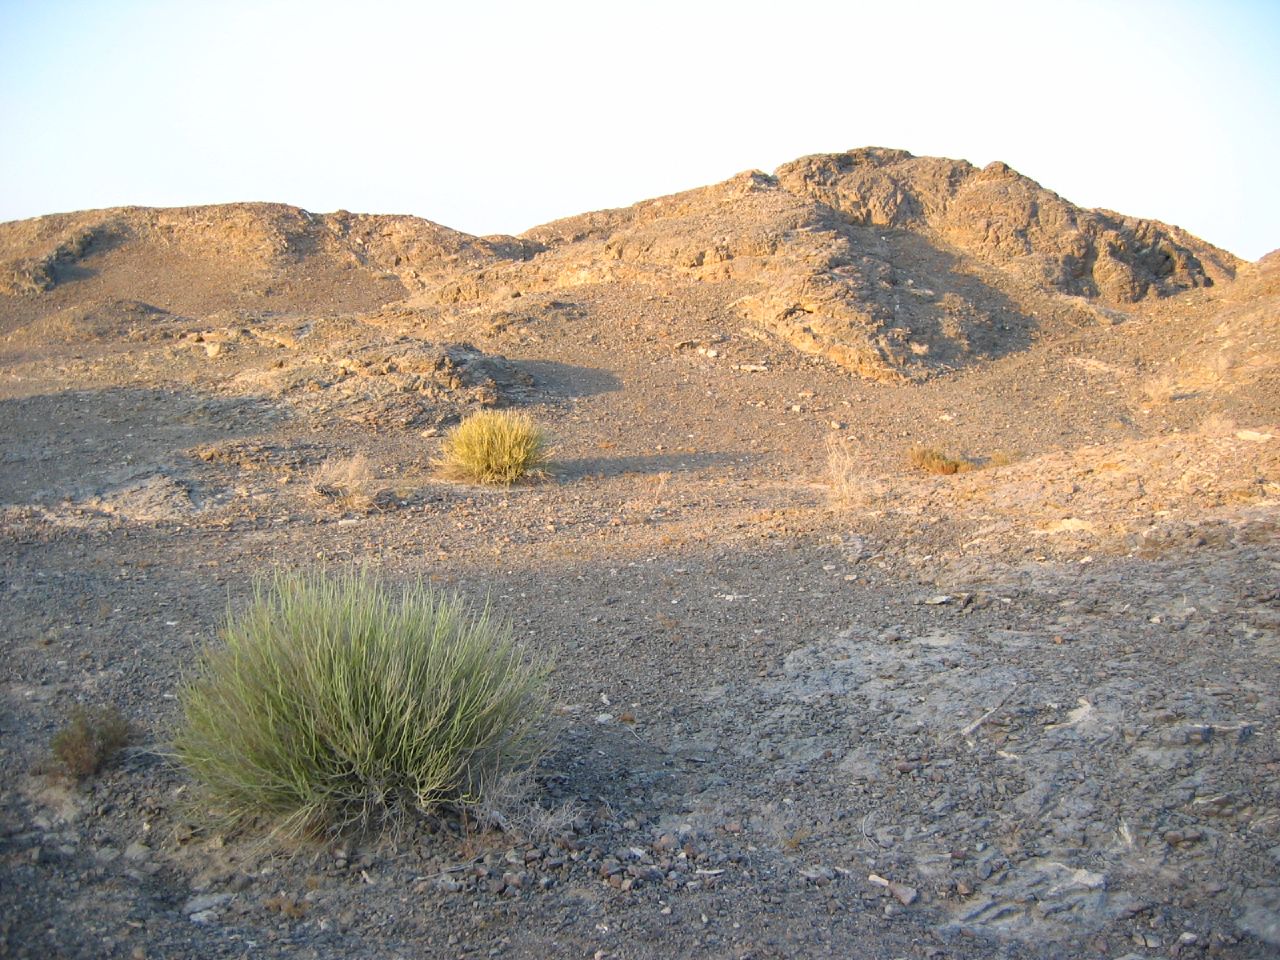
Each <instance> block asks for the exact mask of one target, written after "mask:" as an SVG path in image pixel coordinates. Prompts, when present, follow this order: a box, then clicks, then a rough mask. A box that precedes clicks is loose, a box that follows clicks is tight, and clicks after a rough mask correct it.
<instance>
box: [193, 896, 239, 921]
mask: <svg viewBox="0 0 1280 960" xmlns="http://www.w3.org/2000/svg"><path fill="white" fill-rule="evenodd" d="M230 900H231V894H229V893H202V894H200V896H198V897H192V898H191V899H190V900H188V901H187V902H186V903H185V904H183V905H182V912H183V913H185V914H186V915H187V916H188V917H190V918H191V921H192V922H193V923H202V922H207V921H201V920H196V918H195V915H196V914H203V913H212V912H214V911H216V910H217V909H218V908H219V907H223V906H225V905H226V904H227V903H228V902H229V901H230Z"/></svg>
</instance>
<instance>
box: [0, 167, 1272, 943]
mask: <svg viewBox="0 0 1280 960" xmlns="http://www.w3.org/2000/svg"><path fill="white" fill-rule="evenodd" d="M1278 256H1280V255H1277V254H1273V255H1272V256H1270V257H1268V258H1264V259H1263V260H1262V261H1259V262H1258V263H1252V264H1251V263H1243V262H1241V261H1238V260H1237V259H1235V258H1234V257H1232V256H1231V255H1230V254H1227V253H1225V252H1223V251H1221V250H1218V249H1216V248H1214V247H1212V246H1211V245H1209V244H1207V243H1205V242H1203V241H1201V240H1198V239H1196V238H1194V237H1191V236H1189V235H1187V234H1186V233H1185V232H1183V231H1181V230H1179V229H1177V228H1176V227H1171V226H1167V225H1164V224H1160V223H1157V222H1154V221H1145V220H1136V219H1133V218H1129V217H1125V216H1122V215H1119V214H1114V213H1110V212H1106V211H1096V210H1083V209H1080V208H1078V207H1075V206H1073V205H1072V204H1070V203H1069V202H1068V201H1067V200H1064V199H1063V198H1061V197H1058V196H1057V195H1056V194H1053V193H1051V192H1050V191H1048V190H1045V189H1043V188H1042V187H1040V186H1039V185H1038V184H1036V183H1034V182H1033V181H1031V180H1029V179H1027V178H1026V177H1023V176H1021V175H1019V174H1017V173H1014V172H1013V171H1011V170H1009V169H1008V168H1007V167H1005V166H1004V165H1002V164H992V165H990V166H988V167H987V168H985V169H981V170H979V169H977V168H975V167H973V166H972V165H970V164H967V163H963V162H959V161H953V160H946V159H939V158H927V157H913V156H911V155H910V154H907V153H905V152H902V151H893V150H883V149H874V148H872V149H863V150H854V151H850V152H848V153H844V154H834V155H825V156H816V157H806V158H802V159H799V160H797V161H795V162H793V163H789V164H786V165H784V166H783V167H781V168H779V169H778V170H777V171H775V172H774V173H773V174H765V173H761V172H748V173H743V174H740V175H738V176H735V177H732V178H730V179H729V180H726V181H724V182H723V183H719V184H714V185H711V186H707V187H702V188H699V189H694V190H689V191H686V192H684V193H679V194H676V195H673V196H669V197H662V198H657V199H654V200H648V201H645V202H643V203H638V204H635V205H634V206H631V207H628V208H625V209H621V210H606V211H598V212H595V213H588V214H583V215H581V216H576V217H570V218H567V219H563V220H558V221H555V222H553V223H549V224H545V225H543V226H540V227H537V228H535V229H533V230H530V231H528V232H527V233H526V234H525V235H523V236H521V237H486V238H480V237H472V236H468V235H466V234H462V233H459V232H457V231H453V230H450V229H448V228H446V227H443V226H440V225H437V224H434V223H431V222H429V221H426V220H421V219H417V218H414V217H400V216H367V215H358V214H350V213H345V212H338V213H333V214H324V215H321V214H313V213H309V212H306V211H303V210H298V209H296V208H292V207H287V206H282V205H276V204H233V205H228V206H223V207H193V208H182V209H172V210H149V209H143V208H118V209H113V210H103V211H91V212H85V213H72V214H59V215H51V216H47V217H41V218H38V219H36V220H29V221H22V222H18V223H6V224H0V429H3V431H4V437H5V443H4V447H3V450H2V451H0V542H3V548H2V549H0V587H2V589H3V595H4V596H5V599H6V602H7V603H8V608H7V609H8V611H9V618H8V624H9V628H8V630H7V631H6V633H5V634H4V637H3V640H2V641H0V661H2V663H0V718H3V719H0V771H3V774H4V775H3V776H2V777H0V810H3V828H2V829H0V953H10V954H12V955H14V956H19V957H20V956H68V957H75V956H86V957H88V956H102V955H120V956H130V955H133V956H137V955H146V956H152V955H156V956H161V955H163V956H170V955H172V956H187V955H197V954H198V955H202V956H203V955H209V956H214V955H224V954H225V955H233V954H234V955H240V954H242V953H244V952H245V951H246V950H248V951H252V952H253V954H254V955H255V956H294V955H298V954H299V952H300V951H301V952H302V953H304V954H306V953H309V954H310V955H314V956H320V957H329V956H342V957H365V956H369V957H374V956H390V955H403V956H424V957H456V956H459V955H471V954H487V955H492V956H497V955H502V956H510V957H517V958H527V960H533V958H543V957H547V956H564V955H575V956H577V955H581V956H601V957H603V956H618V957H683V956H689V957H695V956H734V957H803V956H812V957H826V956H833V955H835V956H845V955H855V954H856V955H859V956H866V957H869V958H885V960H887V958H892V957H900V956H927V957H940V956H947V957H955V958H960V960H978V958H985V957H990V956H1002V957H1014V958H1020V957H1021V958H1029V957H1041V958H1056V957H1060V956H1068V955H1076V954H1079V953H1081V952H1087V953H1089V954H1090V955H1094V954H1096V955H1099V956H1121V955H1125V954H1132V953H1134V952H1136V953H1138V954H1140V955H1143V956H1178V957H1188V956H1191V957H1195V956H1221V957H1229V958H1230V957H1240V958H1244V957H1256V956H1264V955H1268V951H1274V949H1275V947H1276V946H1277V944H1280V892H1278V891H1277V884H1276V883H1275V882H1274V876H1275V862H1276V853H1275V851H1276V849H1278V847H1277V845H1278V844H1280V797H1278V796H1277V794H1276V784H1277V782H1280V780H1277V772H1280V750H1278V749H1277V740H1276V736H1275V734H1276V731H1277V730H1280V693H1278V691H1280V647H1278V646H1277V643H1276V637H1277V635H1278V634H1277V628H1278V626H1280V607H1278V604H1280V596H1278V595H1277V591H1276V584H1277V583H1280V551H1278V550H1277V549H1276V548H1277V545H1278V544H1280V516H1278V515H1277V508H1278V506H1280V362H1278V361H1280V282H1278V278H1280V259H1278ZM494 405H521V406H523V407H525V408H527V409H529V410H530V411H531V412H532V413H534V414H535V415H536V416H537V417H538V418H539V419H541V420H542V421H543V422H545V423H546V424H547V425H548V427H549V428H550V430H551V431H552V433H553V434H554V437H555V440H556V446H557V453H556V458H557V468H556V472H555V474H554V475H553V476H552V477H551V478H550V479H549V480H547V481H546V482H543V483H538V484H530V485H522V486H517V487H514V488H512V489H510V490H501V489H499V490H494V489H486V488H476V487H469V486H465V485H461V484H456V483H449V482H446V481H444V480H442V479H440V478H439V477H438V476H437V475H436V472H435V468H434V466H433V460H434V457H435V456H436V454H437V453H438V450H439V444H440V436H441V434H442V432H443V431H444V430H445V429H447V428H448V427H449V426H450V425H452V424H453V423H455V422H457V420H458V419H459V418H460V417H461V416H463V415H465V414H466V413H467V412H468V411H471V410H475V409H478V408H481V407H487V406H494ZM915 448H932V449H933V450H934V451H935V452H936V453H938V454H944V455H946V456H945V457H937V458H934V460H935V462H937V461H939V460H942V461H945V460H946V459H948V458H949V459H950V460H951V463H952V466H953V467H954V468H955V469H956V472H955V473H953V474H949V475H943V474H927V473H924V472H921V471H920V470H919V469H917V468H916V467H914V466H913V465H912V462H913V460H912V451H913V449H915ZM915 459H916V460H917V461H918V462H928V458H927V457H924V456H922V455H919V454H917V455H916V457H915ZM335 476H338V477H346V478H348V479H347V481H344V482H350V483H351V484H354V485H355V487H356V489H353V490H351V491H349V493H350V495H346V494H342V495H335V494H334V492H333V489H334V485H333V483H332V478H333V477H335ZM318 563H328V564H333V565H344V564H347V563H355V564H359V565H361V566H365V567H369V568H371V569H373V570H375V571H377V572H379V573H380V574H382V575H384V576H386V577H388V578H390V579H392V580H408V579H413V578H418V577H422V578H426V579H429V580H430V581H432V582H433V583H437V584H439V585H441V586H445V587H448V588H450V589H456V590H458V591H460V592H462V593H463V594H464V595H466V596H469V597H472V598H475V599H477V600H483V599H485V598H489V599H492V601H493V602H494V604H495V605H496V607H497V608H498V609H499V610H500V611H501V612H504V613H506V614H508V615H509V616H511V617H512V618H513V620H514V624H515V627H516V629H517V631H518V632H519V634H520V635H521V636H523V637H525V638H526V639H527V641H528V642H529V643H531V644H533V645H534V646H536V647H537V648H538V649H539V650H540V651H543V652H545V653H549V654H551V655H553V656H554V658H555V659H556V661H557V663H558V666H557V668H556V671H555V675H554V694H555V698H556V713H557V716H558V718H559V722H560V723H561V725H562V728H563V729H562V734H561V738H560V740H559V744H558V746H557V749H556V750H555V751H554V752H553V753H552V754H551V755H550V756H548V757H546V758H544V760H543V761H542V762H541V763H540V764H539V765H538V767H537V768H536V770H535V773H534V777H533V785H532V792H531V793H530V794H529V795H528V796H527V797H525V798H524V799H512V800H510V802H509V803H507V804H506V805H505V807H504V809H503V810H501V811H499V813H501V814H502V816H501V817H499V818H496V819H495V821H494V823H493V824H489V825H487V826H484V827H483V829H479V828H477V827H476V825H475V824H471V823H468V824H459V823H456V822H454V821H453V820H451V819H450V818H449V817H441V818H438V819H430V820H426V821H424V822H422V823H420V824H418V825H417V827H416V828H415V829H414V830H413V831H411V832H410V834H409V835H408V836H405V837H401V838H400V842H399V843H396V844H386V843H378V842H375V841H374V840H372V839H370V838H357V837H353V838H347V839H346V840H344V841H343V842H341V843H336V844H333V845H331V846H328V847H325V848H320V849H316V850H307V851H304V852H303V853H302V854H301V855H300V856H299V855H295V856H279V855H277V854H276V853H274V852H272V851H271V850H270V849H267V848H264V847H263V846H261V845H260V844H259V843H257V842H256V838H255V837H254V836H251V835H242V834H233V835H223V834H221V833H219V832H218V831H217V830H216V829H214V828H212V827H210V826H209V825H208V824H206V823H205V822H203V821H202V819H201V818H200V817H199V816H198V815H195V814H193V812H192V808H191V806H190V805H189V804H188V803H187V802H186V797H187V793H188V787H189V785H188V783H187V780H186V778H185V777H184V775H183V773H182V772H181V771H180V770H178V769H176V768H175V767H173V766H172V765H171V764H170V763H169V761H168V760H167V759H166V747H165V744H166V743H167V738H168V736H169V733H170V731H171V729H172V724H173V721H174V717H175V711H176V706H175V700H174V692H175V690H176V688H177V685H178V684H179V683H180V682H181V679H182V677H183V676H185V675H186V672H187V671H188V670H189V668H190V664H191V660H192V651H193V649H194V646H195V645H196V644H199V643H203V642H207V641H209V640H211V639H212V638H214V637H215V636H216V634H217V630H218V627H219V624H220V622H221V619H222V617H223V616H224V615H225V612H226V606H227V600H228V595H230V596H231V598H232V602H233V603H237V602H239V599H240V598H241V597H243V596H244V595H245V594H246V593H247V592H248V590H249V589H250V585H251V583H252V580H253V577H254V576H255V575H256V574H258V573H260V572H261V571H262V570H264V569H267V568H270V567H272V566H285V567H291V568H292V567H300V566H306V565H311V564H318ZM76 703H87V704H91V705H93V704H99V703H114V704H116V705H118V706H120V707H121V708H122V709H123V710H124V711H125V713H126V714H127V715H128V717H129V718H130V720H131V721H132V722H133V723H134V724H135V725H136V726H137V727H138V729H139V731H140V737H139V740H138V742H137V743H136V744H135V746H134V747H132V748H131V749H130V750H129V751H127V752H126V755H125V756H124V758H123V760H122V761H121V762H120V763H119V764H117V765H116V766H114V767H112V768H109V769H108V770H107V771H105V772H104V773H103V774H102V775H101V776H100V777H99V778H97V779H96V780H92V781H90V782H89V783H87V784H84V785H81V786H74V785H67V784H65V783H60V782H59V781H57V780H56V778H55V779H51V778H50V777H48V776H47V775H46V774H45V773H43V772H42V770H41V764H42V762H43V761H44V757H45V753H46V745H47V743H48V741H49V738H50V737H51V736H52V734H53V733H54V732H55V731H56V729H57V728H58V727H59V725H60V724H61V723H62V722H63V720H64V718H65V716H66V714H67V711H68V710H69V709H70V707H71V705H73V704H76ZM499 821H500V822H501V823H502V824H504V826H503V827H502V828H501V829H499V828H498V827H497V826H496V825H495V824H496V823H497V822H499Z"/></svg>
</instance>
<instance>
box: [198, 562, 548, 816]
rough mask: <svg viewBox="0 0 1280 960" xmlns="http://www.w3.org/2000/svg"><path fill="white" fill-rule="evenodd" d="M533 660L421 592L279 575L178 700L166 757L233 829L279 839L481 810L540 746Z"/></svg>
mask: <svg viewBox="0 0 1280 960" xmlns="http://www.w3.org/2000/svg"><path fill="white" fill-rule="evenodd" d="M546 672H547V667H546V664H545V662H543V661H541V660H537V659H533V658H531V657H530V656H529V655H528V654H527V653H526V652H525V651H524V650H523V649H522V648H521V647H520V646H519V645H518V644H516V643H515V641H514V640H513V638H512V633H511V628H510V626H509V625H508V624H507V623H506V622H505V621H503V620H501V619H500V618H499V617H497V616H495V615H494V614H493V613H492V611H490V610H489V608H488V607H485V608H484V609H482V610H474V609H472V608H469V607H468V606H467V605H466V604H465V603H463V602H462V601H461V600H459V599H458V598H457V597H442V596H439V595H436V594H434V593H432V592H431V591H430V590H429V589H428V588H425V587H423V586H422V585H421V584H418V585H416V586H411V587H407V588H405V589H404V590H402V591H398V592H393V591H391V590H389V589H388V588H386V587H385V586H383V585H381V584H380V583H378V582H376V581H373V580H372V579H370V578H368V577H367V576H364V575H361V574H356V573H347V574H345V575H340V576H336V577H330V576H327V575H325V574H321V573H294V574H280V575H277V576H276V577H275V578H274V579H272V580H270V581H260V582H259V583H258V585H257V586H256V588H255V592H254V596H253V598H252V602H250V603H249V605H248V607H247V608H246V609H245V610H244V611H243V612H242V613H239V614H233V615H231V616H229V617H228V621H227V624H226V627H225V629H224V630H223V634H222V642H221V643H219V644H216V645H213V646H211V647H210V648H209V649H208V650H206V651H205V653H204V654H203V656H202V658H201V662H200V669H199V671H198V674H197V675H196V677H195V678H194V679H193V680H192V681H191V682H190V683H188V684H187V685H186V687H185V688H184V690H183V692H182V696H181V705H182V712H183V717H182V721H181V726H180V729H179V732H178V735H177V737H176V741H175V748H176V753H177V756H178V757H179V758H180V759H181V760H182V762H183V763H184V764H185V765H186V766H187V767H188V769H189V770H190V771H191V773H192V774H193V775H194V777H195V778H196V780H197V781H198V782H199V783H200V784H201V785H203V787H204V788H206V790H207V793H208V799H209V800H210V801H211V804H212V806H213V807H214V808H216V809H217V810H218V811H219V812H220V813H221V814H223V815H225V817H226V818H227V819H229V820H231V821H233V822H243V821H246V820H256V819H264V820H267V821H270V822H271V823H272V824H273V825H274V827H275V829H276V830H277V831H280V832H282V833H284V834H288V835H294V836H297V835H313V836H314V835H323V834H326V833H337V832H340V831H342V830H344V829H346V828H349V827H361V828H364V827H368V826H378V825H380V824H382V823H384V822H386V821H387V820H388V819H393V818H396V817H397V816H398V815H402V814H403V813H404V812H406V811H410V810H420V811H428V810H432V809H435V808H437V807H439V806H441V805H449V804H453V805H465V804H473V803H480V802H483V801H484V799H485V798H486V791H487V790H488V789H489V788H490V787H491V786H492V785H493V784H494V783H496V782H497V781H498V780H499V779H500V778H502V777H503V776H505V775H507V774H511V773H515V772H517V771H518V770H520V769H521V768H523V767H526V766H527V765H529V764H530V763H531V762H532V761H533V760H534V759H535V758H536V756H537V755H538V753H539V752H540V750H541V748H542V746H543V740H542V737H543V729H544V727H543V720H544V717H545V703H546V701H545V690H546V683H545V681H546Z"/></svg>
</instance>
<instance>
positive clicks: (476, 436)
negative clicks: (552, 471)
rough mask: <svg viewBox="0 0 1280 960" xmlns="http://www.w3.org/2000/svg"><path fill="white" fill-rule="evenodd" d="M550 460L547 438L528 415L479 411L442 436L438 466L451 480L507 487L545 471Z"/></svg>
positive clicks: (499, 411)
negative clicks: (523, 478) (442, 442)
mask: <svg viewBox="0 0 1280 960" xmlns="http://www.w3.org/2000/svg"><path fill="white" fill-rule="evenodd" d="M550 459H551V448H550V444H549V442H548V440H547V436H546V434H545V433H544V432H543V430H542V429H541V428H540V427H539V426H538V425H537V424H536V423H535V422H534V420H533V418H532V417H530V416H529V415H528V414H527V413H515V412H513V411H510V410H481V411H480V412H478V413H473V414H472V415H471V416H469V417H466V418H465V419H464V420H463V421H462V422H461V423H460V424H458V425H457V426H456V427H454V428H453V429H452V430H450V431H449V432H448V433H447V434H446V435H445V438H444V446H443V448H442V449H441V455H440V459H439V460H438V461H437V463H438V465H439V467H440V470H441V472H442V473H443V474H444V475H445V476H447V477H449V478H451V479H454V480H468V481H471V482H474V483H492V484H502V485H504V486H506V485H510V484H512V483H515V481H517V480H519V479H520V478H521V477H524V476H529V475H536V474H540V473H543V472H545V470H546V468H547V465H548V464H549V463H550Z"/></svg>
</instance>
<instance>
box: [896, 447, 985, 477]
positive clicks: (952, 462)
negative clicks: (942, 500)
mask: <svg viewBox="0 0 1280 960" xmlns="http://www.w3.org/2000/svg"><path fill="white" fill-rule="evenodd" d="M907 459H908V460H909V461H910V463H911V465H912V466H913V467H915V468H916V469H917V470H923V471H924V472H925V473H936V474H939V475H942V476H950V475H951V474H954V473H967V472H968V471H970V470H972V469H973V468H974V463H973V462H972V461H970V460H965V459H963V458H961V457H950V456H947V455H946V454H945V453H943V452H942V451H941V450H935V449H934V448H932V447H912V449H911V452H910V453H909V454H908V455H907Z"/></svg>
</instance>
